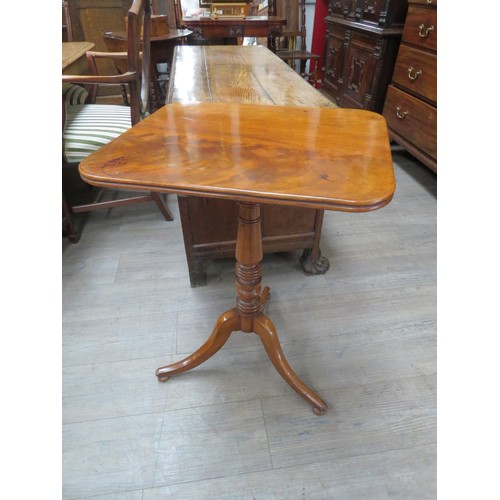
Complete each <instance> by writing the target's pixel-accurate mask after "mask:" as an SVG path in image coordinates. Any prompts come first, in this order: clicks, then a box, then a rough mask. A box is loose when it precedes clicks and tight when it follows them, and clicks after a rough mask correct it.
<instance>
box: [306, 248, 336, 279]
mask: <svg viewBox="0 0 500 500" xmlns="http://www.w3.org/2000/svg"><path fill="white" fill-rule="evenodd" d="M299 261H300V265H301V266H302V270H303V271H304V274H307V275H308V276H315V275H317V274H326V272H327V271H328V269H330V262H329V260H328V259H327V258H326V257H323V256H322V255H321V250H320V249H319V248H318V251H317V252H313V250H312V249H311V248H306V249H304V252H303V253H302V255H301V257H300V259H299Z"/></svg>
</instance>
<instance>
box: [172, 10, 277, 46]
mask: <svg viewBox="0 0 500 500" xmlns="http://www.w3.org/2000/svg"><path fill="white" fill-rule="evenodd" d="M181 25H182V26H183V27H185V28H187V29H189V30H191V31H192V32H193V37H192V39H191V43H196V42H198V43H210V40H211V39H212V40H213V39H219V40H220V39H224V40H226V41H228V42H229V43H233V44H236V40H237V39H238V38H242V37H262V38H267V46H268V48H269V49H270V50H272V51H273V52H276V37H277V36H280V35H281V33H282V31H283V26H286V18H284V17H277V16H247V17H245V18H244V19H237V18H236V19H234V18H233V19H227V18H218V19H211V18H210V17H189V18H183V19H182V21H181ZM212 43H213V42H212Z"/></svg>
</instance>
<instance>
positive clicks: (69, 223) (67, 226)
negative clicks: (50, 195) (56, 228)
mask: <svg viewBox="0 0 500 500" xmlns="http://www.w3.org/2000/svg"><path fill="white" fill-rule="evenodd" d="M62 218H63V219H62V226H63V231H64V233H65V236H66V237H67V238H68V240H69V241H70V242H71V243H78V240H79V239H80V235H79V234H78V232H77V230H76V228H75V225H74V223H73V214H72V211H71V208H70V207H69V205H68V202H67V201H66V197H65V196H64V193H63V195H62Z"/></svg>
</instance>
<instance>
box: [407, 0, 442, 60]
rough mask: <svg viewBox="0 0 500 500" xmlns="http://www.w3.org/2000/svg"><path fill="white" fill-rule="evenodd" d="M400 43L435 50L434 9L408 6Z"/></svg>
mask: <svg viewBox="0 0 500 500" xmlns="http://www.w3.org/2000/svg"><path fill="white" fill-rule="evenodd" d="M402 41H403V43H409V44H413V45H418V46H419V47H422V48H426V49H430V50H434V51H435V50H437V14H436V9H434V8H430V7H420V6H417V5H410V7H409V8H408V15H407V16H406V22H405V27H404V30H403V40H402Z"/></svg>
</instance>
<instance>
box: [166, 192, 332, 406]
mask: <svg viewBox="0 0 500 500" xmlns="http://www.w3.org/2000/svg"><path fill="white" fill-rule="evenodd" d="M238 205H239V219H238V236H237V239H236V291H237V299H236V308H234V309H230V310H229V311H227V312H225V313H224V314H222V315H221V316H220V317H219V319H218V321H217V323H216V325H215V328H214V330H213V332H212V335H211V336H210V337H209V338H208V340H207V341H206V342H205V343H204V344H203V345H202V346H201V347H200V348H199V349H198V350H197V351H195V352H194V353H193V354H191V355H190V356H188V357H187V358H185V359H183V360H181V361H178V362H177V363H173V364H171V365H167V366H164V367H161V368H158V369H157V370H156V376H157V377H158V380H159V381H160V382H165V381H166V380H168V379H169V377H170V376H171V375H176V374H178V373H182V372H185V371H187V370H191V369H192V368H195V367H196V366H198V365H200V364H201V363H203V362H204V361H206V360H207V359H209V358H210V357H212V356H213V355H214V354H215V353H216V352H217V351H218V350H219V349H220V348H221V347H222V346H223V345H224V344H225V343H226V341H227V340H228V338H229V336H230V335H231V333H232V332H234V331H237V330H241V331H242V332H245V333H256V334H257V335H259V338H260V340H261V341H262V344H263V345H264V348H265V350H266V352H267V355H268V356H269V358H270V359H271V362H272V363H273V365H274V367H275V368H276V369H277V370H278V372H279V373H280V375H281V376H282V377H283V378H284V379H285V381H286V382H287V383H288V384H289V385H290V386H291V387H292V389H294V390H295V391H296V392H297V393H298V394H299V395H300V396H302V397H303V398H304V399H305V400H306V401H307V402H308V403H309V404H311V405H312V407H313V411H314V413H316V414H317V415H321V414H323V413H324V412H325V411H326V410H327V404H326V403H325V402H324V401H323V400H322V399H321V398H319V397H318V396H317V395H316V394H315V393H314V392H313V391H311V389H309V388H308V387H307V386H306V385H305V384H304V383H303V382H302V381H301V380H300V379H299V377H298V376H297V375H296V373H295V372H294V371H293V370H292V368H291V367H290V365H289V364H288V361H287V360H286V358H285V355H284V353H283V350H282V349H281V345H280V343H279V339H278V334H277V332H276V328H275V326H274V324H273V322H272V321H271V320H270V319H269V318H268V317H267V316H266V315H265V314H263V312H262V310H263V308H264V305H265V303H266V301H267V300H268V298H269V294H270V291H269V287H264V289H263V290H261V281H262V257H263V254H262V231H261V216H260V204H258V203H246V202H240V203H238Z"/></svg>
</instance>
